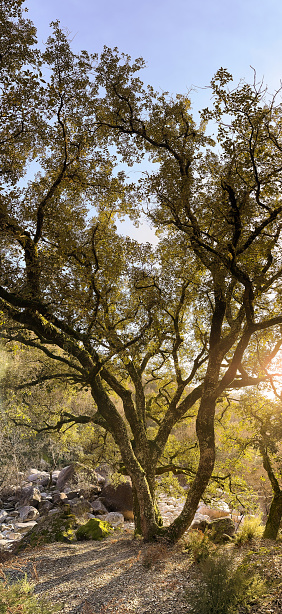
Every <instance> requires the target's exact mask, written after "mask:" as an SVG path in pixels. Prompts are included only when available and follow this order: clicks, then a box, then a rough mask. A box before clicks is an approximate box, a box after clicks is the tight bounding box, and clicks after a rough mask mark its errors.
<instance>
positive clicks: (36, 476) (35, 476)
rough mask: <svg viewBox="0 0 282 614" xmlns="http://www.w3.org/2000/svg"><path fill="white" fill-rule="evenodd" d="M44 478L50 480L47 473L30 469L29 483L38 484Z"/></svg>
mask: <svg viewBox="0 0 282 614" xmlns="http://www.w3.org/2000/svg"><path fill="white" fill-rule="evenodd" d="M44 478H49V474H48V473H47V471H39V470H38V469H30V474H29V476H28V477H27V481H28V482H37V481H39V480H42V479H44Z"/></svg>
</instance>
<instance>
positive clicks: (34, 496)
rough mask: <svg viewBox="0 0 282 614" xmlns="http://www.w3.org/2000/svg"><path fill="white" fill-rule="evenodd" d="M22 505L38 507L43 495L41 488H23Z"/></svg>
mask: <svg viewBox="0 0 282 614" xmlns="http://www.w3.org/2000/svg"><path fill="white" fill-rule="evenodd" d="M21 499H22V505H31V506H32V507H36V508H37V507H38V503H39V502H40V501H41V493H40V490H39V488H34V487H33V486H30V487H27V488H23V489H22V492H21Z"/></svg>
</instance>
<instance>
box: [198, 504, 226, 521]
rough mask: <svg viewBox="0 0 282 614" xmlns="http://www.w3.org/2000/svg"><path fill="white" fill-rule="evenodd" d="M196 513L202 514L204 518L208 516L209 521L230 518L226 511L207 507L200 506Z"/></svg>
mask: <svg viewBox="0 0 282 614" xmlns="http://www.w3.org/2000/svg"><path fill="white" fill-rule="evenodd" d="M197 513H199V514H203V515H204V516H209V518H210V519H211V520H215V519H216V518H226V517H227V516H230V511H229V510H228V511H227V510H226V509H215V508H212V507H208V506H207V505H201V506H200V507H199V508H198V509H197Z"/></svg>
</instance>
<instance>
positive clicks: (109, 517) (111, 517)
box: [103, 512, 124, 529]
mask: <svg viewBox="0 0 282 614" xmlns="http://www.w3.org/2000/svg"><path fill="white" fill-rule="evenodd" d="M103 518H104V519H105V522H108V523H109V524H111V525H112V527H114V528H115V529H116V528H117V527H123V525H124V517H123V515H122V514H120V513H119V512H109V514H106V515H105V516H104V517H103Z"/></svg>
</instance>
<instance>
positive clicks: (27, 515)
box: [18, 505, 39, 522]
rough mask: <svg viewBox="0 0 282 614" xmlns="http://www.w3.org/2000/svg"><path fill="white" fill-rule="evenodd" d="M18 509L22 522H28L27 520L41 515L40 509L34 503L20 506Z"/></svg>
mask: <svg viewBox="0 0 282 614" xmlns="http://www.w3.org/2000/svg"><path fill="white" fill-rule="evenodd" d="M18 511H19V513H20V519H21V521H22V522H26V521H27V520H35V518H37V516H39V511H38V510H37V509H36V508H35V507H33V506H32V505H23V506H22V507H19V509H18Z"/></svg>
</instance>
